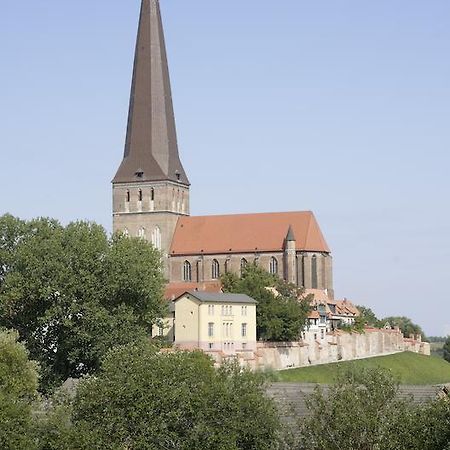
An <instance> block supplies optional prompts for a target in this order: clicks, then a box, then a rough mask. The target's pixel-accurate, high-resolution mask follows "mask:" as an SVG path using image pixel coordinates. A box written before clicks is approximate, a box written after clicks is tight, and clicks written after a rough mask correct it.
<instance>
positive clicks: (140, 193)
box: [139, 189, 142, 202]
mask: <svg viewBox="0 0 450 450" xmlns="http://www.w3.org/2000/svg"><path fill="white" fill-rule="evenodd" d="M139 201H140V202H142V189H139Z"/></svg>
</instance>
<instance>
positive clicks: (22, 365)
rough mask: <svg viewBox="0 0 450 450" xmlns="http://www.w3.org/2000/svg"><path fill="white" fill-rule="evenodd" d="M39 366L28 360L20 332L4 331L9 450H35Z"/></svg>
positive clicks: (2, 372) (3, 414)
mask: <svg viewBox="0 0 450 450" xmlns="http://www.w3.org/2000/svg"><path fill="white" fill-rule="evenodd" d="M37 386H38V372H37V364H36V363H35V362H32V361H30V360H29V359H28V352H27V350H26V348H25V346H24V345H23V344H21V343H19V342H18V333H17V332H14V331H0V443H1V448H2V449H5V450H19V449H25V448H26V449H34V448H35V441H34V439H33V437H34V435H33V417H32V406H33V403H34V402H35V400H36V398H37Z"/></svg>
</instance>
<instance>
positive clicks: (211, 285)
mask: <svg viewBox="0 0 450 450" xmlns="http://www.w3.org/2000/svg"><path fill="white" fill-rule="evenodd" d="M187 291H203V292H222V284H221V283H220V281H211V282H204V283H184V282H183V283H169V284H168V285H167V286H166V289H165V291H164V298H165V299H166V300H174V299H176V298H177V297H179V296H180V295H183V294H184V293H185V292H187Z"/></svg>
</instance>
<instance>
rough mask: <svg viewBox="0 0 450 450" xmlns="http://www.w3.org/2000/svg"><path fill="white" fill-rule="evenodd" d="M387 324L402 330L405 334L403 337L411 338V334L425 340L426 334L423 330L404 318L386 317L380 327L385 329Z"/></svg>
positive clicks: (381, 321)
mask: <svg viewBox="0 0 450 450" xmlns="http://www.w3.org/2000/svg"><path fill="white" fill-rule="evenodd" d="M386 323H389V324H390V325H391V326H392V327H394V326H396V327H399V328H400V331H401V332H402V333H403V336H405V337H407V338H409V336H410V335H411V334H414V335H420V336H422V338H423V339H425V334H424V332H423V330H422V328H421V327H420V326H419V325H417V324H415V323H413V321H412V320H411V319H410V318H408V317H404V316H391V317H385V318H384V319H382V320H380V326H381V327H384V325H385V324H386Z"/></svg>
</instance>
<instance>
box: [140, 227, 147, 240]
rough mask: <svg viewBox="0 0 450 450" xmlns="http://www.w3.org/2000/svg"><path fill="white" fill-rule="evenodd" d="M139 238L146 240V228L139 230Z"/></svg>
mask: <svg viewBox="0 0 450 450" xmlns="http://www.w3.org/2000/svg"><path fill="white" fill-rule="evenodd" d="M138 237H140V238H142V239H145V228H144V227H141V228H139V230H138Z"/></svg>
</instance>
